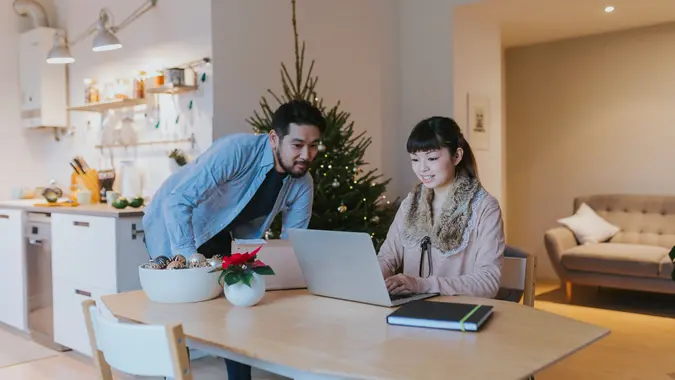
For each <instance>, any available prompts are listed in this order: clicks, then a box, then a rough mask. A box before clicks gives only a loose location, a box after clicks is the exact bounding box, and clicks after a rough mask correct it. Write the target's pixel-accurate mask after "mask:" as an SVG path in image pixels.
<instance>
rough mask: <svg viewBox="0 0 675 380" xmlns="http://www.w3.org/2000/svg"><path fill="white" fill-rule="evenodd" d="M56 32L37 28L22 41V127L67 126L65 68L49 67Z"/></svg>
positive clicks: (20, 69)
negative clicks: (49, 54) (49, 55)
mask: <svg viewBox="0 0 675 380" xmlns="http://www.w3.org/2000/svg"><path fill="white" fill-rule="evenodd" d="M55 32H56V29H53V28H45V27H38V28H34V29H31V30H29V31H27V32H25V33H23V34H21V36H20V39H19V81H20V84H21V123H22V125H23V126H24V127H25V128H39V127H56V128H65V127H67V126H68V118H67V110H66V108H67V105H68V104H67V102H66V99H67V79H66V65H64V64H49V63H47V54H48V53H49V50H50V49H51V48H52V44H53V41H54V34H55Z"/></svg>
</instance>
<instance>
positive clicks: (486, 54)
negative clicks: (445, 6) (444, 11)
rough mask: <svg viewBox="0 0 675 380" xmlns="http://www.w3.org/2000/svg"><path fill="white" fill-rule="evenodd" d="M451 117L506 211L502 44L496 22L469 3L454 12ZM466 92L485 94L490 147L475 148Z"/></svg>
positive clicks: (491, 192)
mask: <svg viewBox="0 0 675 380" xmlns="http://www.w3.org/2000/svg"><path fill="white" fill-rule="evenodd" d="M452 25H453V35H454V41H453V54H454V67H453V69H454V90H455V94H454V95H455V96H454V118H455V120H456V121H457V123H459V125H460V126H461V127H462V130H463V133H464V135H465V137H466V138H467V141H468V142H469V144H470V145H472V146H473V152H474V155H475V156H476V161H477V163H478V174H479V176H480V179H481V182H482V183H483V186H485V189H486V190H487V191H488V192H490V194H492V195H493V196H494V197H495V198H497V200H499V202H500V205H501V207H502V210H503V211H504V213H505V210H506V201H505V199H504V196H503V194H504V191H503V190H504V170H503V167H502V163H503V162H504V158H503V155H504V150H503V149H502V140H503V120H502V46H501V32H500V30H499V24H498V23H497V22H496V21H495V20H492V19H490V18H488V17H485V16H483V15H481V12H479V10H477V9H476V8H474V7H472V6H471V5H468V6H466V5H465V6H460V7H457V8H456V9H455V11H454V13H453V22H452ZM469 93H474V94H480V95H484V96H487V97H488V99H489V102H490V103H489V105H490V113H489V121H488V126H487V128H488V129H489V130H490V137H489V140H490V143H489V148H488V149H485V150H482V149H477V146H476V145H475V144H472V134H471V131H470V130H469V129H470V128H469V126H468V123H469V115H468V113H469V112H468V104H467V103H468V98H467V95H468V94H469Z"/></svg>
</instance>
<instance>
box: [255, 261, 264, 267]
mask: <svg viewBox="0 0 675 380" xmlns="http://www.w3.org/2000/svg"><path fill="white" fill-rule="evenodd" d="M264 266H265V263H263V262H262V261H260V260H256V261H254V262H253V267H254V268H255V267H264Z"/></svg>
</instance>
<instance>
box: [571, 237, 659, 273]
mask: <svg viewBox="0 0 675 380" xmlns="http://www.w3.org/2000/svg"><path fill="white" fill-rule="evenodd" d="M664 257H666V258H667V257H668V249H666V248H663V247H657V246H650V245H641V244H623V243H599V244H585V245H579V246H576V247H574V248H571V249H568V250H567V251H565V252H563V254H562V260H561V263H562V265H563V266H564V267H565V268H567V269H569V270H578V271H585V272H596V273H607V274H618V275H624V276H636V277H657V278H658V277H660V273H661V271H662V270H661V266H662V260H663V258H664Z"/></svg>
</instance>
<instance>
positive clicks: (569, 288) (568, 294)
mask: <svg viewBox="0 0 675 380" xmlns="http://www.w3.org/2000/svg"><path fill="white" fill-rule="evenodd" d="M565 297H566V298H567V302H572V283H571V282H570V281H565Z"/></svg>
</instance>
